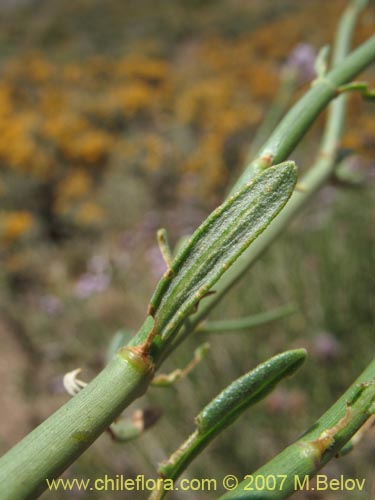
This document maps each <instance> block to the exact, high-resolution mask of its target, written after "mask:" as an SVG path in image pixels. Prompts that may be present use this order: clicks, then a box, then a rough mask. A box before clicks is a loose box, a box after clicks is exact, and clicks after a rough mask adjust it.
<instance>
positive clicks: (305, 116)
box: [231, 5, 375, 193]
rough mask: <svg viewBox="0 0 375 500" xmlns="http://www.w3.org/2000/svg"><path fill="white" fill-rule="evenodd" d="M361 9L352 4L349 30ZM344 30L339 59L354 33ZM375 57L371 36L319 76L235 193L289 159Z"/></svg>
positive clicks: (248, 167)
mask: <svg viewBox="0 0 375 500" xmlns="http://www.w3.org/2000/svg"><path fill="white" fill-rule="evenodd" d="M357 12H358V9H357V10H355V9H354V6H352V5H351V6H350V12H349V13H350V15H349V14H347V16H346V19H343V20H342V23H345V26H344V28H345V31H346V32H349V30H350V29H351V27H352V26H353V24H354V21H353V19H355V18H356V13H357ZM341 33H342V31H341ZM341 33H340V34H339V36H340V46H338V48H337V49H336V51H335V54H337V55H336V60H337V57H338V56H339V55H341V54H342V53H344V52H345V49H346V46H347V43H348V41H347V40H350V37H347V38H346V39H345V40H344V37H341ZM373 60H375V37H372V38H370V39H368V40H367V41H366V42H365V43H363V44H362V45H361V46H360V47H358V48H357V49H356V50H354V51H353V52H352V53H351V54H350V55H349V56H348V57H346V58H345V60H344V61H343V62H342V63H341V64H336V65H335V66H334V67H333V69H332V70H331V71H330V72H329V73H327V74H326V75H325V77H324V78H321V79H318V80H316V82H315V84H314V85H312V87H311V88H310V90H309V91H308V92H307V93H306V94H305V95H304V96H303V97H302V99H300V100H299V101H298V102H297V103H296V104H295V106H293V108H292V109H291V110H290V111H289V113H288V114H287V115H286V116H285V118H284V119H283V120H282V121H281V123H280V124H279V126H278V127H276V129H275V131H274V132H273V133H272V134H271V136H270V138H269V139H268V141H267V142H266V143H265V144H264V146H263V147H262V148H261V149H260V151H259V153H258V154H257V156H256V158H255V160H253V161H252V162H251V163H250V164H249V165H248V166H247V167H246V168H245V170H244V172H243V173H242V175H241V176H240V177H239V179H238V180H237V182H236V183H235V184H234V186H233V188H232V189H231V193H235V192H236V191H238V189H239V188H240V187H241V186H242V185H243V184H244V183H246V182H247V181H248V180H249V179H251V178H252V177H254V175H256V174H257V173H259V172H260V171H262V170H264V169H265V168H267V167H269V166H271V165H275V164H277V163H281V162H282V161H284V160H286V159H287V157H288V156H289V154H290V153H291V152H292V151H293V149H294V148H295V147H296V145H297V144H298V142H299V141H300V140H301V139H302V137H303V136H304V135H305V133H306V132H307V130H308V129H309V128H310V126H311V124H312V123H313V121H314V120H315V118H316V117H317V116H318V115H319V113H320V112H321V111H322V109H324V107H325V106H326V105H327V104H328V103H329V102H330V101H331V100H332V99H333V98H334V97H336V96H337V89H338V87H340V86H341V85H344V84H345V83H348V82H350V80H352V78H354V77H355V76H356V75H357V74H358V73H360V72H361V71H362V70H363V69H365V68H366V66H368V64H369V63H370V62H371V61H373Z"/></svg>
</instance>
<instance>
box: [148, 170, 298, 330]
mask: <svg viewBox="0 0 375 500" xmlns="http://www.w3.org/2000/svg"><path fill="white" fill-rule="evenodd" d="M296 179H297V169H296V166H295V164H294V162H285V163H281V164H280V165H276V166H274V167H271V168H269V169H267V170H266V171H264V172H262V173H261V174H260V175H259V176H257V177H256V178H255V179H253V180H252V181H251V182H250V183H248V184H246V185H245V186H244V187H243V188H242V189H241V190H240V191H239V192H238V193H237V194H235V195H234V196H232V197H230V198H229V199H228V200H226V201H225V202H224V203H223V204H222V205H221V206H219V207H218V208H217V209H216V210H214V211H213V212H212V213H211V215H210V216H209V217H208V218H207V219H206V220H205V221H204V222H203V224H202V225H201V226H200V227H199V228H198V229H197V230H196V231H195V232H194V234H193V235H192V237H191V239H190V241H189V243H188V244H187V245H186V246H185V247H184V248H183V249H182V250H181V252H180V253H179V254H178V255H177V256H176V258H175V259H174V260H173V262H172V264H171V268H170V269H169V270H168V271H167V272H166V273H165V274H164V276H163V278H162V279H161V280H160V282H159V284H158V286H157V288H156V291H155V293H154V295H153V297H152V298H151V302H150V306H149V313H150V314H151V315H152V316H154V318H155V327H154V328H155V334H157V335H161V337H162V339H164V340H165V339H167V338H169V337H170V335H171V334H172V333H173V332H174V331H175V330H176V328H178V327H179V326H180V325H181V323H182V322H183V321H184V320H185V319H186V318H187V316H188V315H189V314H190V313H191V312H193V310H194V308H195V307H197V305H198V304H199V301H200V300H201V299H202V298H203V297H204V296H205V295H207V293H208V292H209V291H210V289H211V288H212V286H213V285H214V284H215V283H216V282H217V281H218V279H219V278H220V277H221V276H222V274H223V273H224V272H225V271H226V270H227V269H228V267H229V266H230V265H231V264H233V262H234V261H235V260H236V259H237V258H238V257H239V255H240V254H241V253H242V252H243V251H244V250H245V249H246V248H247V247H248V246H249V245H250V243H251V242H252V241H253V240H254V239H255V238H256V237H257V236H258V235H259V234H261V233H262V232H263V231H264V229H265V228H266V227H267V226H268V224H269V223H270V222H271V221H272V219H273V218H274V217H275V216H276V215H277V214H278V213H279V212H280V210H281V209H282V208H283V206H284V205H285V204H286V202H287V201H288V199H289V197H290V195H291V194H292V192H293V189H294V186H295V183H296Z"/></svg>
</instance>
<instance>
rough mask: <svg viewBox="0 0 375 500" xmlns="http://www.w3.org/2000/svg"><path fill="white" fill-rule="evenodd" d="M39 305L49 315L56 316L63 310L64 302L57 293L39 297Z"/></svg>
mask: <svg viewBox="0 0 375 500" xmlns="http://www.w3.org/2000/svg"><path fill="white" fill-rule="evenodd" d="M39 307H40V309H41V310H42V311H43V312H45V313H46V314H48V315H49V316H54V315H55V314H59V313H60V312H61V311H62V309H63V304H62V302H61V300H60V299H59V298H58V297H56V295H43V297H40V299H39Z"/></svg>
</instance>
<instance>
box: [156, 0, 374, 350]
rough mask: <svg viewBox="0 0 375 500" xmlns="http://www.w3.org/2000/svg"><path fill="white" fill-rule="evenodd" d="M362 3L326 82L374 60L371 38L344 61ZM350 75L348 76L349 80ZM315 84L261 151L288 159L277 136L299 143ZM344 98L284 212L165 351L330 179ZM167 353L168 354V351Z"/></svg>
mask: <svg viewBox="0 0 375 500" xmlns="http://www.w3.org/2000/svg"><path fill="white" fill-rule="evenodd" d="M364 4H365V2H363V0H360V1H358V0H357V1H355V2H352V3H351V4H350V5H349V7H348V8H347V9H346V11H345V12H344V14H343V16H342V18H341V20H340V23H339V28H338V32H337V36H336V40H335V47H334V55H333V65H334V68H336V69H333V70H332V71H331V72H329V73H328V74H327V77H330V78H331V77H332V74H333V75H334V76H335V81H336V83H337V82H338V79H337V75H341V76H342V77H345V78H348V79H350V78H352V77H354V76H355V74H353V73H352V72H349V70H348V67H347V66H346V65H345V68H344V69H342V68H343V64H344V62H347V60H348V59H352V58H353V56H354V55H355V54H358V53H359V51H360V53H361V57H366V58H367V57H368V64H370V62H371V61H372V60H374V59H375V38H372V39H370V40H368V41H367V42H366V43H365V44H363V45H362V46H361V47H360V48H359V49H357V50H356V51H354V52H353V53H352V54H351V55H350V56H349V57H348V58H345V54H346V53H347V51H348V48H349V44H350V40H351V37H352V32H353V28H354V25H355V21H356V19H357V16H358V14H359V12H360V9H361V8H363V6H364ZM362 50H363V52H362ZM365 54H366V56H365ZM342 60H344V62H341V61H342ZM359 66H361V69H362V68H363V67H365V66H364V65H362V64H359V63H358V62H357V63H356V64H355V67H356V68H357V69H358V68H359ZM349 74H350V78H349V76H348V75H349ZM337 84H338V86H339V85H341V83H340V84H339V83H337ZM319 85H320V84H319ZM317 86H318V85H316V86H315V87H313V89H311V90H310V91H309V92H308V93H307V94H306V95H305V96H304V97H303V98H302V100H301V101H299V102H298V103H297V104H296V105H295V106H294V107H293V108H292V110H291V111H290V112H289V113H288V114H287V116H286V117H285V118H284V120H283V121H282V122H281V123H280V125H279V126H278V127H277V129H276V130H275V132H274V134H273V135H272V137H271V139H270V140H269V141H268V142H267V144H266V145H265V146H264V148H263V150H265V149H266V148H273V150H274V151H275V152H276V153H277V158H278V159H285V158H286V156H287V154H288V153H289V149H288V148H286V146H285V145H284V144H283V143H282V142H281V143H279V142H278V139H277V138H281V137H282V136H283V135H285V134H287V131H288V130H289V131H291V134H292V135H293V137H296V136H297V135H298V134H300V135H299V139H301V137H302V136H303V134H304V128H303V129H302V130H299V129H298V127H297V125H296V124H298V123H299V122H298V120H297V121H296V122H295V124H294V125H292V117H293V116H296V115H298V110H299V113H301V110H300V109H299V108H300V103H301V102H302V101H304V102H305V105H307V103H308V106H307V108H306V114H307V115H308V116H309V117H310V120H311V121H312V119H313V118H312V117H316V116H317V114H318V113H319V110H320V106H321V100H320V99H324V96H325V95H326V94H325V93H324V92H323V93H322V96H321V98H320V99H319V96H318V95H316V94H315V91H314V89H315V88H316V87H317ZM312 91H314V92H312ZM346 98H347V96H346V95H341V96H339V97H338V98H337V99H336V100H335V101H333V102H332V103H331V104H330V106H329V109H328V117H327V124H326V127H325V131H324V136H323V139H322V145H321V148H320V152H319V154H318V158H317V160H316V162H315V163H314V165H313V166H312V167H311V168H310V170H309V171H308V172H307V173H306V174H305V175H304V177H303V178H302V180H301V181H300V182H299V184H300V185H301V186H303V191H297V190H296V191H294V193H293V195H292V197H291V199H290V200H289V202H288V203H287V205H286V206H285V207H284V209H283V210H282V211H281V212H280V214H279V215H277V216H276V218H275V219H274V220H273V221H272V222H271V224H270V225H269V226H268V227H267V228H266V229H265V231H264V232H263V233H262V234H261V235H260V236H259V237H258V238H257V239H256V240H255V241H254V242H253V243H252V245H251V246H250V247H249V248H248V250H246V251H245V252H244V254H243V255H242V256H241V257H240V258H239V259H238V260H237V261H236V262H235V263H234V265H233V266H232V267H231V268H230V269H229V271H228V272H227V273H225V274H224V275H223V276H222V278H221V279H220V281H219V282H218V283H217V284H216V285H215V292H216V293H215V294H214V295H211V296H210V297H207V298H206V299H205V301H204V302H203V303H202V304H201V306H200V308H199V311H198V312H197V313H196V314H195V315H194V316H190V318H189V323H188V324H187V325H186V326H185V327H184V328H183V329H182V330H181V332H180V334H179V336H178V337H177V338H176V339H175V342H174V344H173V345H172V346H171V347H170V348H169V350H168V353H169V352H170V351H172V350H173V349H174V348H176V347H177V346H178V345H179V344H180V343H181V341H182V340H183V339H184V338H185V337H186V336H188V335H189V334H190V332H191V331H192V330H194V329H195V328H197V327H198V325H199V324H200V323H201V322H202V321H203V319H204V318H205V317H206V316H207V315H208V314H209V312H210V311H211V310H212V309H213V308H214V307H215V306H216V304H217V303H218V302H219V301H220V300H221V298H222V297H223V296H224V295H225V294H226V293H227V292H228V291H229V290H230V289H231V287H232V286H233V285H235V284H236V283H237V282H238V281H240V279H241V278H242V277H243V275H244V274H245V273H246V271H247V270H248V269H250V268H251V266H252V265H253V264H254V263H255V262H256V261H257V260H258V258H259V257H260V256H261V255H262V254H263V253H264V252H265V251H266V250H267V249H268V248H269V247H270V246H271V244H272V242H273V241H274V240H275V239H276V238H277V237H278V236H279V235H280V234H282V233H283V232H284V231H285V228H286V227H287V226H288V225H289V223H290V221H291V220H292V219H293V218H294V217H295V216H297V215H298V214H299V213H300V212H301V210H302V209H303V207H304V206H305V205H307V203H308V201H309V200H310V198H312V197H313V195H314V194H315V193H316V192H317V191H318V190H319V189H320V188H321V186H322V185H324V184H325V183H326V181H327V180H328V179H329V178H330V176H331V175H332V173H333V171H334V169H335V167H336V154H337V149H338V147H339V144H340V138H341V135H342V129H343V125H344V119H345V110H346ZM324 102H325V101H324ZM302 114H303V113H302ZM247 175H248V169H246V170H245V172H244V174H243V175H242V177H241V179H242V181H241V182H245V180H246V178H247ZM237 184H239V183H237ZM237 184H236V185H237ZM237 187H238V186H237ZM165 355H167V353H166V354H165Z"/></svg>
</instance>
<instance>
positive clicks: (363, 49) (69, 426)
mask: <svg viewBox="0 0 375 500" xmlns="http://www.w3.org/2000/svg"><path fill="white" fill-rule="evenodd" d="M374 54H375V38H373V39H370V40H368V41H367V42H365V43H363V44H362V45H361V46H360V47H359V48H358V49H357V50H355V51H354V52H353V53H352V54H351V55H350V56H349V57H348V58H346V59H345V60H344V61H343V62H342V63H340V64H338V65H337V66H336V67H335V69H334V70H332V71H331V72H330V73H328V75H327V77H329V79H330V81H331V84H333V85H335V86H336V87H338V86H340V85H343V84H345V83H347V82H349V81H350V80H351V79H352V78H353V77H355V76H356V75H357V74H358V73H359V72H360V71H362V70H363V69H364V68H365V67H366V66H368V65H369V64H370V63H371V61H372V60H373V59H374ZM334 95H335V90H334V89H333V88H331V86H330V85H327V83H326V82H324V83H319V84H317V85H315V86H314V87H313V88H312V89H311V90H310V91H309V92H308V93H307V94H306V96H305V97H304V98H302V99H301V101H299V103H297V104H296V105H295V106H294V107H293V109H292V111H291V112H290V113H288V115H287V116H286V118H285V119H284V120H283V121H282V122H281V124H280V125H279V126H278V127H277V128H276V130H275V131H274V133H273V134H272V136H271V138H270V140H269V141H267V142H266V144H265V146H264V147H263V148H262V150H261V152H260V154H259V156H258V160H261V159H262V158H263V157H264V155H266V154H272V155H273V160H272V161H273V163H275V162H281V161H283V160H284V159H285V158H286V157H287V156H288V154H289V153H290V152H291V151H292V149H293V148H294V147H295V146H296V144H297V143H298V141H299V140H300V139H301V138H302V137H303V135H304V133H305V132H306V130H307V129H308V127H309V126H310V124H311V123H312V122H313V120H314V118H315V117H316V116H317V115H318V114H319V112H320V111H321V110H322V109H323V107H324V106H325V105H326V104H327V103H328V102H329V101H330V100H331V99H332V98H333V97H334ZM331 113H332V108H331ZM332 120H333V121H335V120H337V118H336V119H334V118H332ZM338 128H341V127H340V126H339V124H336V127H335V129H338ZM333 136H334V133H333V131H332V130H328V129H327V132H326V138H327V139H326V141H325V142H328V139H329V138H331V139H330V141H332V140H333ZM337 139H338V138H337V137H335V141H334V146H333V147H331V148H330V149H331V150H333V151H335V150H336V145H337ZM331 146H332V144H331ZM258 163H259V162H258ZM260 163H261V162H260ZM267 166H269V165H267ZM333 166H334V160H333V159H332V155H330V157H329V158H326V157H322V158H321V160H319V161H318V163H317V164H316V165H315V167H314V168H313V170H312V171H311V172H310V173H309V174H307V176H306V177H305V178H304V181H303V182H304V183H306V186H307V192H306V193H296V194H295V195H294V196H293V198H292V199H291V200H290V201H289V203H288V204H287V205H286V208H285V209H284V210H283V211H282V212H281V214H279V216H278V217H277V219H276V220H275V221H274V223H272V224H271V225H270V226H269V228H268V229H267V230H266V231H265V233H264V234H263V235H262V236H261V237H259V238H258V239H257V240H256V241H255V242H254V243H253V244H252V246H251V247H250V249H249V250H248V251H247V252H246V253H245V254H244V255H243V256H242V258H240V261H239V264H238V265H237V266H236V267H235V269H234V268H233V267H232V269H231V271H230V275H229V276H227V273H226V274H224V279H222V280H220V282H218V287H216V289H217V293H216V294H215V295H214V296H213V297H214V300H210V297H208V298H207V299H205V300H206V304H203V305H204V307H203V306H202V307H201V310H200V312H199V313H198V314H197V315H195V317H194V318H193V317H192V320H191V321H190V322H189V327H188V328H183V329H182V331H181V333H182V335H181V334H179V336H178V338H177V339H176V341H175V342H174V343H173V344H170V345H168V347H167V348H166V349H165V350H164V352H162V353H161V355H160V357H159V359H158V365H160V364H161V362H162V361H163V359H165V357H167V355H168V354H169V353H170V352H171V351H172V350H173V349H174V348H175V347H176V346H177V345H179V343H180V342H181V340H182V339H183V338H184V337H185V336H186V335H187V334H188V333H191V331H192V330H193V329H194V328H195V327H196V326H197V325H198V324H199V323H200V322H201V321H202V319H203V318H204V317H205V316H206V315H207V314H208V312H209V311H210V310H211V309H212V308H213V307H214V306H215V305H216V303H217V302H218V300H219V299H220V298H221V296H222V295H223V294H224V293H225V292H227V291H228V290H229V288H230V287H231V286H232V285H233V284H234V283H235V282H237V281H238V280H239V278H240V277H241V276H242V275H243V274H244V271H245V270H246V269H247V268H248V267H250V266H251V265H252V264H253V263H254V261H255V260H256V259H257V258H258V257H259V256H260V255H261V254H262V253H263V252H264V251H265V250H266V248H268V246H269V245H270V243H271V242H272V241H273V240H274V238H275V237H276V236H277V235H278V234H279V233H280V232H281V231H282V230H283V229H284V228H285V226H286V225H287V223H288V222H289V220H290V219H291V218H292V217H293V216H294V215H295V214H296V213H298V212H299V210H300V208H301V207H302V206H304V205H305V203H306V201H307V200H308V199H309V198H310V197H311V196H312V195H313V193H314V192H315V191H316V190H317V189H318V188H319V187H320V186H321V184H322V183H323V182H324V181H325V180H326V178H327V177H328V176H329V175H330V172H331V170H332V168H333ZM248 177H249V175H248V171H246V172H245V173H244V175H243V176H242V177H241V180H240V181H239V184H240V185H242V184H243V183H244V182H245V181H246V179H247V178H248ZM146 336H147V332H146V331H143V330H142V329H141V330H140V332H138V334H137V335H136V336H135V337H134V338H133V339H132V345H136V343H138V342H139V341H141V340H144V339H145V337H146ZM150 380H151V377H150V376H149V375H148V374H145V373H143V372H142V371H139V370H137V369H135V367H134V365H133V364H131V363H129V362H125V361H124V360H123V359H119V357H118V355H116V356H115V358H114V360H113V361H111V362H110V363H109V364H108V365H107V366H106V367H105V368H104V370H103V371H102V372H101V373H100V374H99V375H98V376H97V377H96V378H95V379H94V380H93V381H92V382H91V383H90V384H88V386H87V387H86V388H85V389H83V391H82V392H81V393H80V394H78V395H77V396H75V397H74V398H73V399H72V400H71V401H69V402H68V403H67V404H65V405H64V406H63V407H62V408H60V409H59V410H58V411H57V412H56V413H55V414H53V415H52V416H51V417H49V418H48V419H47V420H46V421H45V422H43V423H42V424H41V425H40V426H39V427H37V428H36V429H35V430H34V431H33V432H32V433H30V434H29V435H28V436H26V437H25V438H24V439H23V440H22V441H20V442H19V443H18V444H17V445H16V446H15V447H14V448H12V449H11V450H10V451H9V452H8V453H7V454H5V455H4V456H3V457H2V458H1V459H0V470H1V472H0V474H1V475H0V498H2V499H4V500H5V499H7V500H11V499H14V500H22V499H24V498H30V497H35V496H36V495H37V494H38V493H41V492H42V491H43V490H44V489H46V488H47V484H46V482H45V479H46V478H52V477H56V476H58V475H59V474H61V472H63V471H64V470H65V469H66V468H67V467H68V466H69V465H70V464H71V463H72V462H73V461H74V460H75V459H76V458H77V457H78V456H80V455H81V454H82V453H83V452H84V451H85V450H86V449H87V448H88V447H89V446H90V445H91V443H92V442H93V441H95V439H96V438H97V437H99V435H100V434H101V433H102V432H103V431H104V430H105V429H106V428H107V427H108V426H109V424H110V423H111V422H112V421H113V420H114V419H115V418H116V417H117V416H118V415H119V414H120V413H121V412H122V411H123V410H124V409H125V408H126V407H127V406H128V405H129V404H130V403H131V402H132V401H133V400H134V399H136V398H137V397H139V396H140V395H142V394H143V393H144V391H145V390H146V388H147V385H148V384H149V382H150ZM82 433H83V434H82ZM20 476H21V477H20Z"/></svg>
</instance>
